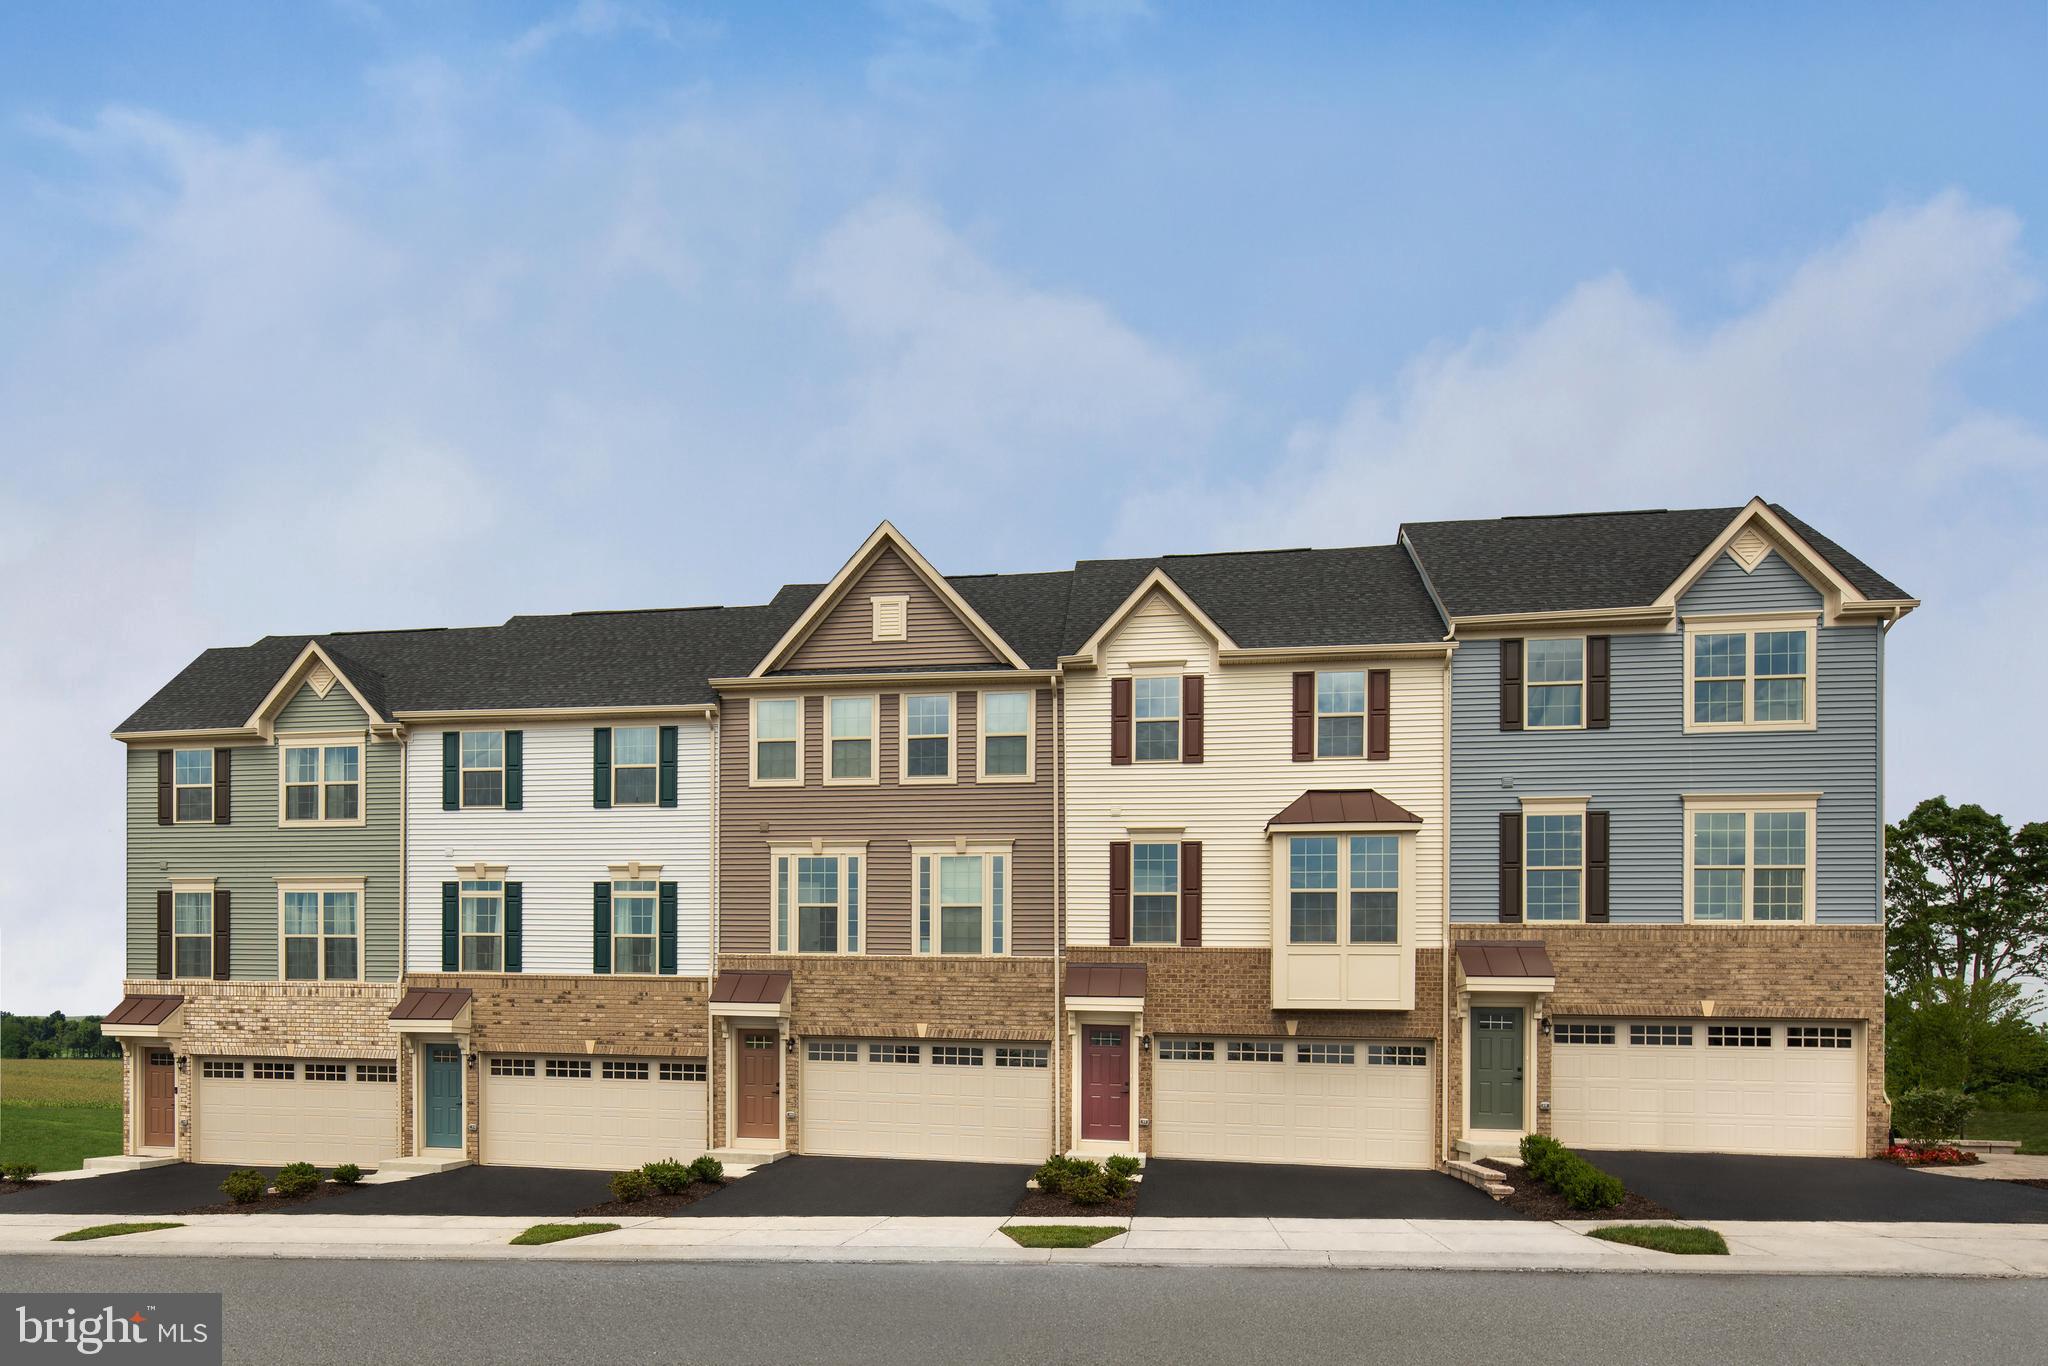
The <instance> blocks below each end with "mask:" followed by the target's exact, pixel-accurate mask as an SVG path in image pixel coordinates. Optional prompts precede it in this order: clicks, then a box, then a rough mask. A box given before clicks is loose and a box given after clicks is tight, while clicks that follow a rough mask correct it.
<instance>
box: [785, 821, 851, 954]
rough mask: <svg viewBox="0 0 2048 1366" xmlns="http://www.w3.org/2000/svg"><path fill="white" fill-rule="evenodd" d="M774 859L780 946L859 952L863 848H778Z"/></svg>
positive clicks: (791, 949)
mask: <svg viewBox="0 0 2048 1366" xmlns="http://www.w3.org/2000/svg"><path fill="white" fill-rule="evenodd" d="M772 862H773V865H774V881H775V889H774V896H775V951H776V952H777V953H859V952H860V897H861V872H862V867H861V864H862V862H863V857H862V854H861V851H860V850H859V848H858V847H854V848H848V849H830V848H822V847H821V848H819V849H816V850H812V849H808V848H795V849H777V850H775V851H774V853H773V855H772Z"/></svg>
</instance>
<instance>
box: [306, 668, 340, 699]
mask: <svg viewBox="0 0 2048 1366" xmlns="http://www.w3.org/2000/svg"><path fill="white" fill-rule="evenodd" d="M306 686H308V687H310V688H311V689H312V690H313V691H314V693H316V694H317V695H319V696H321V697H325V696H327V691H328V689H330V688H332V687H333V686H334V670H332V669H330V668H328V667H327V666H326V665H325V664H315V665H314V666H313V671H312V672H311V673H309V674H307V675H306Z"/></svg>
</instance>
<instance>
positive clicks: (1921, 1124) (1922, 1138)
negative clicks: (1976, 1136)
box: [1892, 1086, 1977, 1147]
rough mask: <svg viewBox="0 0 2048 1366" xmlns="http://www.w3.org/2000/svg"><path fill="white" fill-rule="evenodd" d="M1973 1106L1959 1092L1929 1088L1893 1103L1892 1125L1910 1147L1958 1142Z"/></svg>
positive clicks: (1969, 1100) (1910, 1093)
mask: <svg viewBox="0 0 2048 1366" xmlns="http://www.w3.org/2000/svg"><path fill="white" fill-rule="evenodd" d="M1976 1108H1977V1107H1976V1103H1975V1102H1973V1101H1972V1100H1971V1099H1970V1098H1969V1097H1968V1096H1966V1095H1964V1094H1963V1093H1962V1092H1961V1091H1950V1090H1948V1089H1946V1088H1944V1087H1938V1086H1928V1087H1921V1088H1918V1089H1916V1090H1912V1091H1908V1092H1906V1094H1905V1095H1903V1096H1900V1097H1899V1098H1898V1099H1897V1100H1896V1101H1894V1102H1893V1103H1892V1125H1893V1127H1894V1128H1896V1129H1897V1130H1898V1131H1899V1132H1900V1133H1902V1134H1904V1135H1905V1136H1906V1137H1907V1138H1908V1139H1910V1140H1911V1141H1912V1142H1913V1143H1915V1144H1917V1145H1919V1146H1921V1147H1925V1146H1927V1145H1928V1144H1931V1143H1942V1142H1945V1141H1947V1140H1948V1139H1951V1138H1960V1137H1962V1133H1963V1124H1964V1122H1965V1121H1967V1120H1968V1119H1969V1118H1970V1112H1971V1111H1972V1110H1974V1109H1976Z"/></svg>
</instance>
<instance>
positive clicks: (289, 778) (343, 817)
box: [281, 740, 363, 825]
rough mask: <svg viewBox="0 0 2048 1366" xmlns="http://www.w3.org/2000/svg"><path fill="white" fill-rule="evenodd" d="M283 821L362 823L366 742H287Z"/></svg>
mask: <svg viewBox="0 0 2048 1366" xmlns="http://www.w3.org/2000/svg"><path fill="white" fill-rule="evenodd" d="M283 750H284V755H283V771H282V775H281V776H282V777H283V789H284V790H283V796H282V803H283V804H282V808H281V809H282V811H283V823H284V824H286V825H314V824H340V825H347V824H360V823H361V822H362V819H363V746H362V742H361V741H359V740H346V741H333V740H322V741H319V742H304V741H301V742H297V743H293V742H289V741H287V742H285V743H284V745H283Z"/></svg>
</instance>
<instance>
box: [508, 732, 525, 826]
mask: <svg viewBox="0 0 2048 1366" xmlns="http://www.w3.org/2000/svg"><path fill="white" fill-rule="evenodd" d="M525 805H526V732H525V731H523V730H508V731H506V732H505V809H506V810H507V811H518V810H520V809H522V808H523V807H524V806H525Z"/></svg>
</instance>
